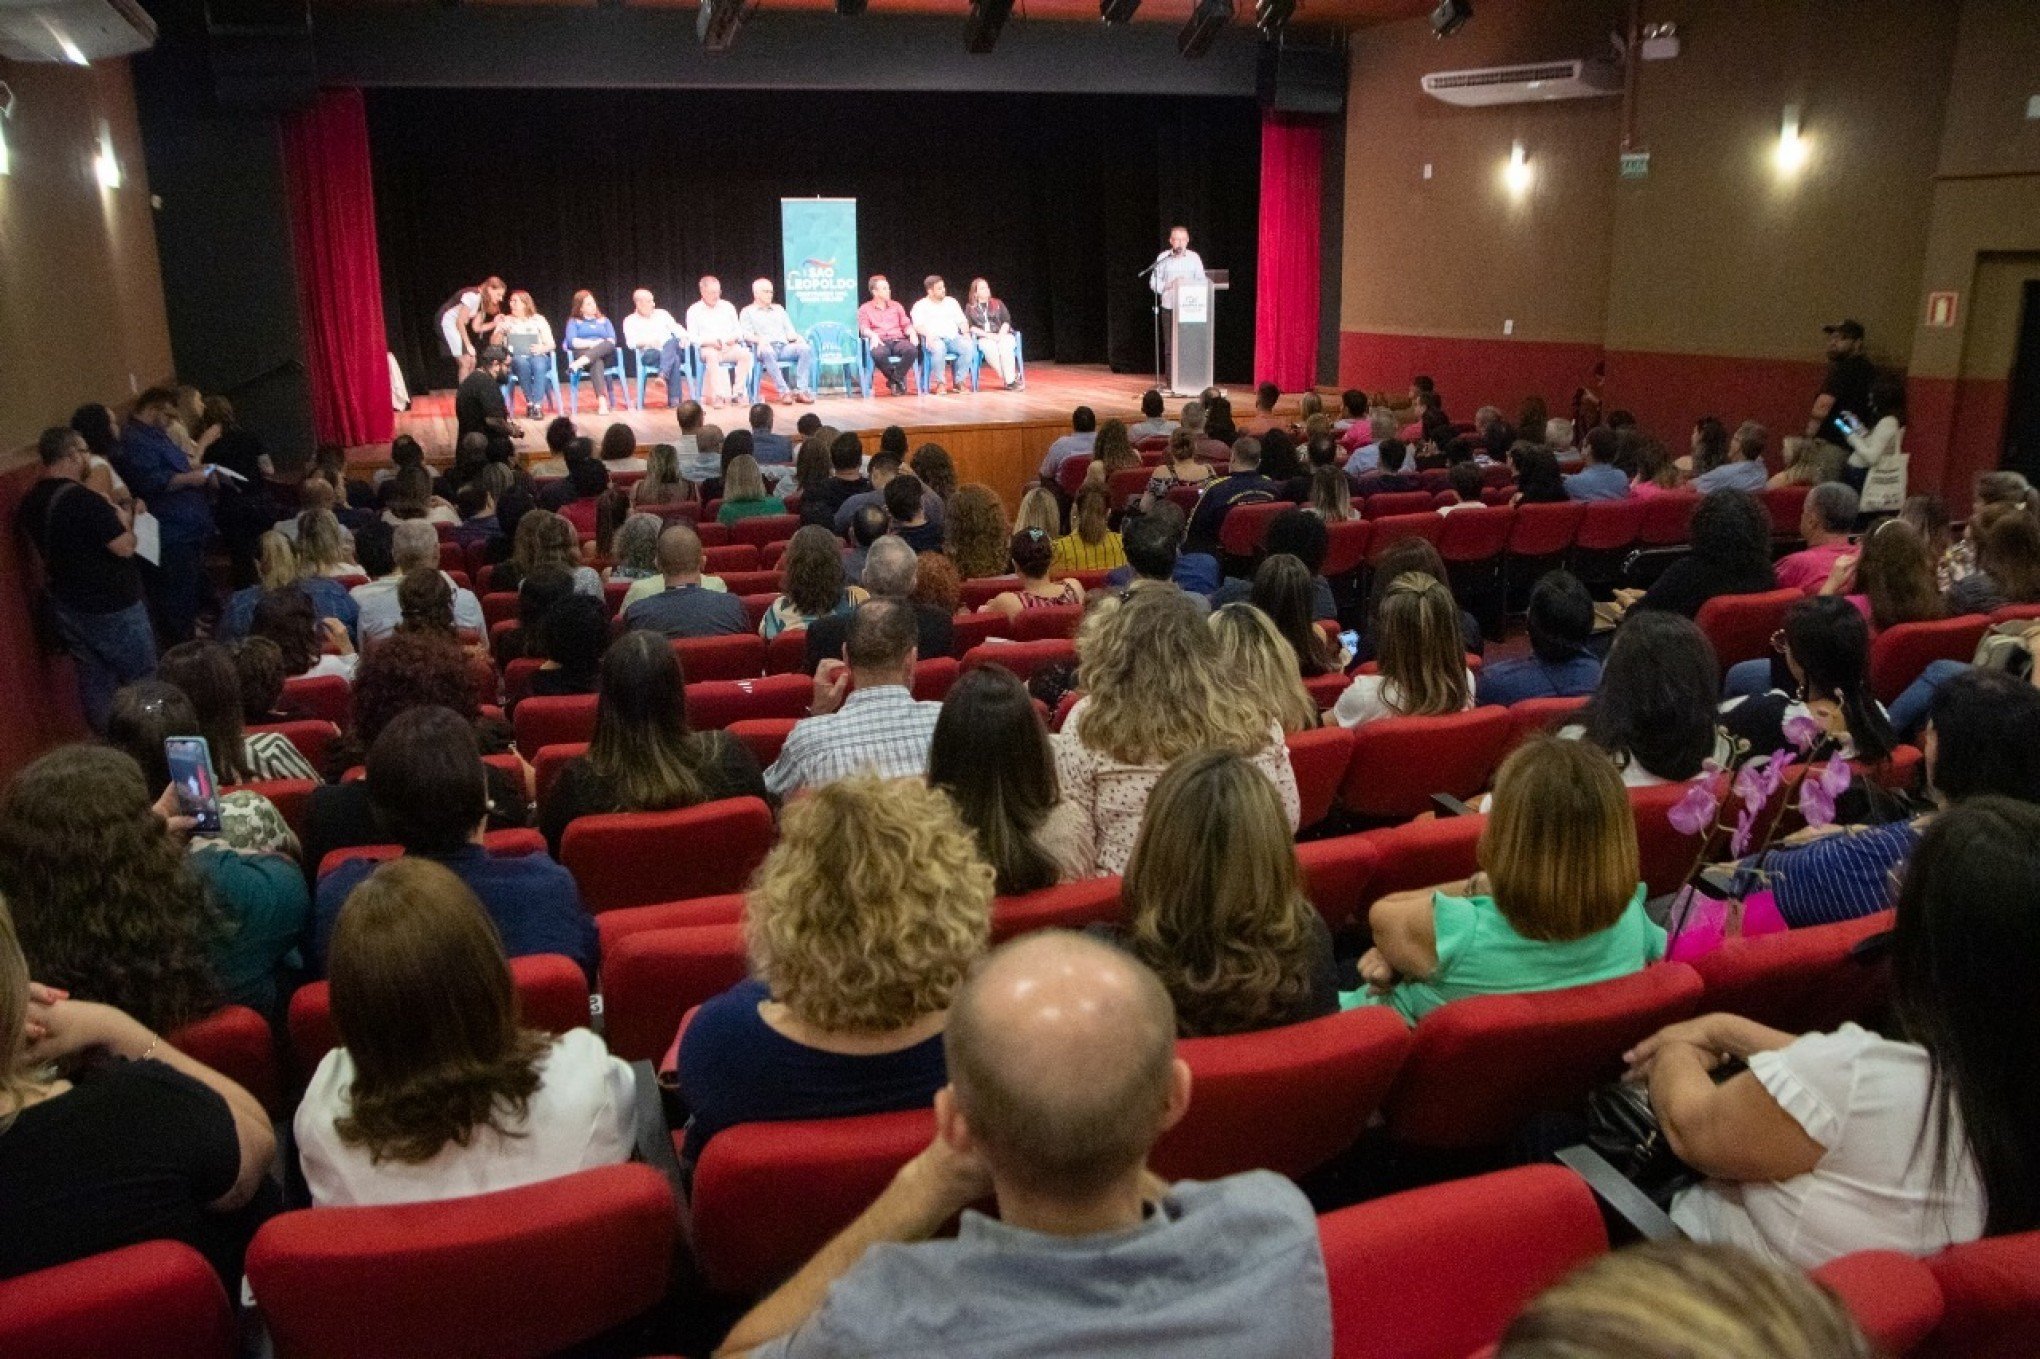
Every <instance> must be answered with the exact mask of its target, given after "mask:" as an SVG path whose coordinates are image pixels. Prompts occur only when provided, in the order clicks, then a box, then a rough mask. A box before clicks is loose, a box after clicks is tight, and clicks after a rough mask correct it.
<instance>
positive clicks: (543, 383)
mask: <svg viewBox="0 0 2040 1359" xmlns="http://www.w3.org/2000/svg"><path fill="white" fill-rule="evenodd" d="M556 371H557V370H556V369H554V367H553V356H552V351H551V350H547V351H546V352H545V353H543V354H512V355H511V356H510V372H511V373H512V374H513V375H514V376H515V377H516V378H517V388H518V390H519V392H521V393H522V394H523V397H524V404H525V405H526V406H536V405H537V404H538V403H539V402H541V401H543V400H545V394H546V393H547V392H548V391H550V390H551V389H552V385H553V381H554V376H555V373H556Z"/></svg>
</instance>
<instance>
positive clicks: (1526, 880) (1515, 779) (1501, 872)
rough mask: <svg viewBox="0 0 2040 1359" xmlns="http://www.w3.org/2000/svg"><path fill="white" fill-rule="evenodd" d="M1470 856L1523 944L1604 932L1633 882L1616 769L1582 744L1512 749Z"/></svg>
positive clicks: (1544, 741)
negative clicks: (1475, 854) (1475, 856)
mask: <svg viewBox="0 0 2040 1359" xmlns="http://www.w3.org/2000/svg"><path fill="white" fill-rule="evenodd" d="M1479 859H1480V866H1481V869H1482V871H1484V872H1485V873H1486V874H1487V876H1488V882H1489V885H1490V888H1491V891H1492V895H1493V896H1494V899H1495V905H1496V906H1497V907H1499V908H1500V909H1501V912H1502V914H1503V915H1504V916H1507V917H1508V920H1509V924H1510V925H1511V926H1513V927H1514V928H1515V931H1516V933H1518V934H1520V935H1522V936H1523V937H1524V938H1525V939H1541V940H1545V941H1547V942H1563V941H1565V940H1569V939H1580V938H1584V937H1585V936H1587V935H1589V934H1593V933H1595V932H1597V931H1599V930H1605V929H1607V928H1608V927H1609V926H1610V925H1612V924H1614V923H1615V922H1616V921H1617V920H1619V919H1621V917H1622V912H1623V911H1624V910H1626V909H1628V906H1629V903H1630V900H1631V899H1632V898H1633V897H1634V896H1635V895H1636V884H1637V881H1638V880H1639V879H1640V878H1641V876H1642V872H1641V869H1640V868H1639V867H1638V853H1637V848H1636V819H1635V816H1634V815H1633V814H1632V813H1631V811H1630V809H1629V798H1628V795H1627V794H1626V793H1624V792H1623V789H1622V776H1621V775H1620V774H1618V773H1616V772H1615V762H1614V761H1613V760H1611V759H1609V758H1608V755H1607V752H1605V751H1603V750H1602V749H1601V748H1600V747H1598V746H1596V745H1594V744H1592V743H1591V742H1588V741H1562V740H1559V739H1558V738H1557V737H1553V736H1537V737H1533V738H1532V739H1531V740H1529V741H1527V742H1525V743H1524V744H1523V745H1521V746H1519V747H1517V748H1516V750H1515V752H1514V753H1513V754H1511V755H1510V756H1509V758H1508V759H1506V760H1504V761H1502V767H1501V770H1500V771H1499V772H1498V773H1497V774H1496V775H1495V794H1494V810H1493V811H1492V812H1491V813H1490V814H1489V816H1488V823H1487V828H1486V829H1485V830H1483V831H1482V832H1481V837H1480V850H1479Z"/></svg>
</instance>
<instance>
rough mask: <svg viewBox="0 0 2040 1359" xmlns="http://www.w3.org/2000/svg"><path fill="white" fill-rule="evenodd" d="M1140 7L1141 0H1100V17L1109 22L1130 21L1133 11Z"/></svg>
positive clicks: (1120, 22) (1121, 22)
mask: <svg viewBox="0 0 2040 1359" xmlns="http://www.w3.org/2000/svg"><path fill="white" fill-rule="evenodd" d="M1139 8H1140V0H1098V17H1099V18H1101V19H1103V20H1104V21H1105V22H1106V23H1108V24H1123V23H1127V22H1130V21H1131V20H1132V18H1133V12H1134V11H1135V10H1137V9H1139Z"/></svg>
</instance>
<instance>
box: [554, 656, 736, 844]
mask: <svg viewBox="0 0 2040 1359" xmlns="http://www.w3.org/2000/svg"><path fill="white" fill-rule="evenodd" d="M733 797H756V798H764V799H766V800H767V801H770V800H771V798H770V795H769V794H768V793H767V792H766V791H765V781H764V778H763V776H762V775H761V774H760V773H759V771H758V760H757V757H756V756H754V755H752V754H751V752H750V749H749V748H748V747H746V746H745V745H744V744H743V742H741V741H737V740H734V739H733V738H731V737H730V735H729V734H728V733H727V732H721V731H705V732H697V731H691V730H689V729H688V726H687V691H686V686H685V684H684V683H683V680H682V676H681V671H680V661H679V658H678V657H677V656H675V655H674V654H673V648H672V647H670V646H668V645H666V644H665V643H664V642H662V641H661V640H660V639H659V638H658V637H657V636H655V635H654V634H652V633H649V632H627V633H625V634H624V635H623V636H622V637H620V638H618V639H617V640H616V643H615V644H614V645H613V646H611V647H610V648H609V654H608V655H606V656H604V657H603V658H602V686H601V697H600V698H599V699H598V700H597V701H596V704H595V738H594V740H593V741H591V742H590V743H589V746H588V753H587V754H586V755H583V756H580V757H579V758H577V759H574V760H571V761H569V762H568V763H567V765H566V767H565V768H563V769H562V770H561V771H560V774H559V778H558V780H557V781H556V782H555V783H554V784H553V786H552V788H551V790H550V791H548V792H547V794H546V796H545V800H544V802H543V803H541V804H540V807H539V828H540V830H542V831H543V832H544V833H545V840H546V844H547V845H549V846H550V847H551V848H552V852H553V853H554V854H555V855H557V854H558V853H559V852H560V842H561V841H562V840H563V839H564V838H565V836H566V833H567V827H568V825H569V824H571V823H572V822H574V821H575V820H577V819H579V818H580V817H584V816H595V815H600V814H603V813H608V812H662V811H670V810H672V809H674V808H676V807H693V806H696V805H698V804H700V803H703V802H719V801H721V800H723V799H724V798H733Z"/></svg>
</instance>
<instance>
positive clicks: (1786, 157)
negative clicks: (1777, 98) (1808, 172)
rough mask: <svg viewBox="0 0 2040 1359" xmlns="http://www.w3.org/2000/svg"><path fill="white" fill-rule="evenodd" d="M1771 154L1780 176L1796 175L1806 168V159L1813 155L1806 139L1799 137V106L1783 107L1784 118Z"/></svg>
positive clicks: (1779, 126) (1788, 105)
mask: <svg viewBox="0 0 2040 1359" xmlns="http://www.w3.org/2000/svg"><path fill="white" fill-rule="evenodd" d="M1771 154H1772V160H1773V162H1774V163H1776V165H1777V167H1778V173H1779V174H1781V175H1796V174H1798V173H1799V172H1800V171H1801V170H1804V169H1805V168H1806V161H1807V158H1808V157H1809V156H1811V155H1812V154H1813V148H1812V146H1810V145H1808V143H1807V140H1806V138H1805V137H1804V136H1802V135H1800V131H1799V105H1797V104H1787V105H1786V106H1785V116H1784V117H1783V118H1782V119H1780V120H1779V123H1778V149H1777V150H1776V151H1774V152H1772V153H1771Z"/></svg>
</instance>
